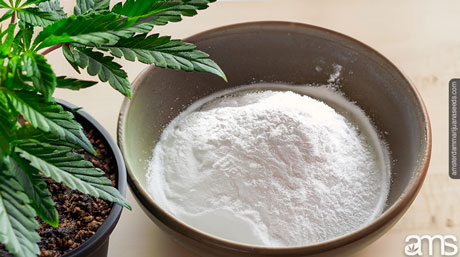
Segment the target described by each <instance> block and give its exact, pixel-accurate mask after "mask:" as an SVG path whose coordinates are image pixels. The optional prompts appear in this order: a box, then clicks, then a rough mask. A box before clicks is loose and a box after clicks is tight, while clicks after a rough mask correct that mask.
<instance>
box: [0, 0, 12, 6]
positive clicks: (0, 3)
mask: <svg viewBox="0 0 460 257" xmlns="http://www.w3.org/2000/svg"><path fill="white" fill-rule="evenodd" d="M0 7H1V8H9V7H10V6H9V5H8V4H7V3H6V2H5V1H3V0H0Z"/></svg>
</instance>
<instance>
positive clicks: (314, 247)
mask: <svg viewBox="0 0 460 257" xmlns="http://www.w3.org/2000/svg"><path fill="white" fill-rule="evenodd" d="M254 26H285V27H291V28H292V27H297V28H302V29H307V30H318V31H320V32H322V33H330V34H334V35H335V36H337V37H342V38H344V39H345V40H348V41H351V42H353V43H354V44H356V45H358V46H360V47H362V48H364V49H366V50H367V51H368V52H371V53H373V54H376V55H377V56H378V57H379V58H381V59H382V60H383V61H384V62H386V63H387V64H388V65H389V66H391V67H392V68H394V69H395V70H396V71H397V72H399V73H400V75H401V76H402V77H403V78H404V79H405V80H406V81H407V83H408V84H409V85H410V90H411V91H412V93H413V94H414V96H415V98H416V99H417V101H418V103H419V106H420V108H421V111H422V113H423V118H424V120H425V141H423V142H422V143H424V145H423V146H424V153H423V155H422V156H421V158H419V164H418V165H417V167H416V169H417V170H416V173H415V175H414V177H413V178H412V179H411V181H410V182H409V185H408V186H407V188H406V189H405V190H404V191H403V193H402V194H401V196H400V197H399V199H398V200H396V202H395V203H394V204H393V205H392V206H391V207H390V208H388V209H387V210H386V211H385V212H384V213H383V214H382V215H381V216H379V217H378V218H377V219H375V220H374V221H373V222H371V223H369V224H368V225H366V226H364V227H362V228H360V229H358V230H356V231H353V232H351V233H348V234H345V235H342V236H339V237H336V238H333V239H329V240H326V241H322V242H319V243H315V244H310V245H305V246H288V247H284V246H283V247H272V246H259V245H249V244H244V243H239V242H235V241H230V240H226V239H223V238H220V237H216V236H213V235H211V234H208V233H205V232H202V231H200V230H198V229H195V228H193V227H191V226H189V225H187V224H185V223H184V222H182V221H180V220H179V219H177V218H176V217H174V216H173V215H171V214H169V213H168V212H166V211H164V210H163V209H162V208H161V207H160V206H158V205H157V204H156V203H155V202H154V201H153V200H152V199H151V197H150V196H149V194H148V193H147V192H146V191H145V190H144V189H143V188H142V186H141V185H140V184H139V182H138V181H136V180H135V179H134V178H135V176H134V174H133V172H132V171H131V168H130V166H129V162H126V166H127V170H128V182H129V185H130V189H131V190H132V191H133V193H134V194H135V196H136V197H137V199H138V200H139V202H140V203H141V204H142V205H143V207H144V208H145V209H147V210H149V211H150V212H152V211H153V212H158V213H159V214H160V216H161V218H158V216H157V215H155V214H154V213H151V214H152V215H154V216H156V217H157V218H158V219H159V220H161V222H163V223H166V222H168V223H171V222H172V223H174V224H175V225H174V227H175V228H173V230H175V231H176V232H177V233H180V234H183V235H184V236H187V235H194V237H193V238H192V237H191V239H193V240H196V241H204V242H206V243H210V244H212V245H216V246H219V247H221V248H230V249H237V250H240V251H243V252H249V253H250V252H257V253H261V254H263V253H270V254H275V255H277V254H289V253H299V252H310V253H317V252H321V251H324V250H331V249H335V248H338V247H340V246H343V245H347V244H350V243H352V242H355V241H358V240H360V239H361V238H364V237H366V236H367V235H369V234H372V233H374V232H377V231H379V230H380V229H382V228H383V227H385V224H388V223H391V221H392V220H393V219H394V218H396V217H397V216H398V215H400V214H401V215H402V214H403V213H404V212H405V211H406V210H407V207H409V206H410V205H411V203H412V201H413V200H414V199H415V197H416V195H417V193H418V191H419V190H420V188H421V186H422V184H423V181H424V179H425V177H426V174H427V171H428V166H429V163H430V158H431V147H432V135H431V123H430V119H429V116H428V112H427V110H426V106H425V103H424V102H423V99H422V98H421V96H420V93H419V92H418V90H417V88H416V87H415V86H414V84H413V83H412V81H411V80H410V79H409V78H408V77H407V76H406V75H405V74H404V73H403V72H401V70H400V69H398V68H397V66H396V65H394V63H393V62H391V61H390V60H389V59H388V58H386V57H385V56H383V55H382V54H380V53H379V52H378V51H376V50H375V49H373V48H372V47H370V46H368V45H366V44H364V43H362V42H361V41H358V40H356V39H354V38H352V37H349V36H347V35H345V34H342V33H339V32H336V31H333V30H330V29H326V28H322V27H318V26H314V25H310V24H305V23H298V22H287V21H255V22H244V23H236V24H231V25H226V26H221V27H217V28H213V29H210V30H206V31H204V32H200V33H197V34H194V35H192V36H190V37H188V38H186V39H185V40H184V41H189V42H192V43H196V42H199V41H201V40H205V39H207V36H208V35H212V34H213V33H215V32H221V31H224V30H228V29H233V28H244V27H254ZM149 68H150V66H149V67H147V68H146V69H144V70H143V71H142V72H141V73H140V74H139V75H138V76H137V77H136V79H135V80H134V81H133V83H132V85H133V97H134V95H135V91H136V88H137V84H136V81H137V80H138V79H139V78H141V77H143V76H144V73H146V72H147V71H148V70H149ZM130 102H131V100H130V99H129V98H125V99H124V101H123V103H122V106H121V110H120V115H119V120H118V128H117V130H118V131H117V135H118V136H117V139H118V144H119V145H120V148H121V150H122V153H123V154H124V151H125V149H124V144H123V137H122V134H123V131H124V127H123V124H124V120H125V117H126V113H127V112H128V109H129V106H130ZM165 219H166V222H165ZM167 226H168V227H170V226H169V225H167Z"/></svg>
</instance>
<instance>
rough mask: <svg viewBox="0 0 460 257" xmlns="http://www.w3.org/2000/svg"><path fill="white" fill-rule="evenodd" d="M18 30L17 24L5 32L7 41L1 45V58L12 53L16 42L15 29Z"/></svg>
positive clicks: (11, 25)
mask: <svg viewBox="0 0 460 257" xmlns="http://www.w3.org/2000/svg"><path fill="white" fill-rule="evenodd" d="M15 28H16V23H13V24H10V25H9V26H8V29H6V30H5V31H4V34H5V35H6V37H5V39H4V40H3V42H2V44H1V45H0V55H1V56H8V54H9V53H11V48H12V47H13V41H14V36H15V35H14V29H15Z"/></svg>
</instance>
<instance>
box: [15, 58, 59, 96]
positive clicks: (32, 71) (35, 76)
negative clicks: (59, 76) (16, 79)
mask: <svg viewBox="0 0 460 257" xmlns="http://www.w3.org/2000/svg"><path fill="white" fill-rule="evenodd" d="M23 61H24V66H25V71H26V75H27V76H28V77H29V78H30V79H31V80H32V81H33V85H34V87H35V88H36V89H37V90H38V92H40V93H42V94H43V95H44V96H45V98H46V100H47V101H51V96H52V95H53V93H54V89H55V88H56V74H54V71H53V69H52V68H51V66H50V65H49V64H48V62H47V61H46V58H45V57H44V56H43V55H41V54H37V53H35V52H26V53H24V55H23Z"/></svg>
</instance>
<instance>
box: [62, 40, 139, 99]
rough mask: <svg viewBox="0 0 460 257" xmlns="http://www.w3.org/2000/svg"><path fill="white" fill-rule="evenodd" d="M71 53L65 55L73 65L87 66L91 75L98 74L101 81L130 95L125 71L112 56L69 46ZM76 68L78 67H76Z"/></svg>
mask: <svg viewBox="0 0 460 257" xmlns="http://www.w3.org/2000/svg"><path fill="white" fill-rule="evenodd" d="M70 51H71V54H70V55H66V57H69V58H73V59H69V58H68V59H67V60H69V62H70V63H74V65H76V66H78V67H81V68H87V71H88V74H90V75H91V76H96V75H98V76H99V79H100V80H101V81H103V82H106V81H108V82H109V84H110V85H111V86H112V87H113V88H115V89H116V90H118V91H120V92H121V93H122V94H124V95H126V96H128V97H129V96H131V84H130V83H129V81H128V79H127V77H128V75H127V74H126V72H125V71H124V70H123V69H122V68H121V65H120V64H118V63H116V62H114V61H113V57H111V56H104V54H102V53H101V52H96V51H92V50H91V49H89V48H80V47H77V48H71V50H70ZM77 69H78V68H77Z"/></svg>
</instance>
